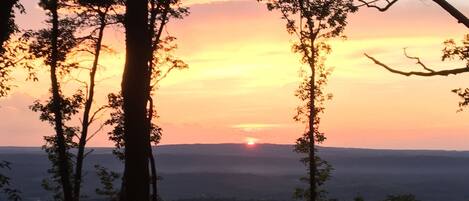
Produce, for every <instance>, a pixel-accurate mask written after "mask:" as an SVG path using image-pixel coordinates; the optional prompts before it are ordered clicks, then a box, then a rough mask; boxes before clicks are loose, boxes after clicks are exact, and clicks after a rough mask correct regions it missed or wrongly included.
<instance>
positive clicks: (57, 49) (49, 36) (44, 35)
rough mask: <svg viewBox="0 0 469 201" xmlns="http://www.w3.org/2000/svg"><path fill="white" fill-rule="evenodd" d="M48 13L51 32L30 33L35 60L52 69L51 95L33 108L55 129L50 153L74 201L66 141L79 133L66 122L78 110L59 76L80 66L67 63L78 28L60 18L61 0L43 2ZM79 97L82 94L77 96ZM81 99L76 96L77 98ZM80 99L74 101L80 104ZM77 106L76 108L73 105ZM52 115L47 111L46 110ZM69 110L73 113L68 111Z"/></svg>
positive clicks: (66, 197) (65, 195)
mask: <svg viewBox="0 0 469 201" xmlns="http://www.w3.org/2000/svg"><path fill="white" fill-rule="evenodd" d="M39 5H40V6H41V8H43V9H44V10H45V11H46V12H47V16H48V17H49V19H48V20H47V21H46V23H47V24H48V26H49V27H48V28H45V29H41V30H39V31H36V32H31V33H30V35H31V37H32V41H31V48H30V52H31V54H32V55H34V57H35V58H37V59H41V60H42V61H43V63H44V64H45V65H46V66H48V67H49V68H50V80H51V89H50V90H51V94H52V97H51V98H50V103H49V104H47V105H44V106H42V107H39V106H38V105H37V104H35V106H36V107H35V106H33V107H32V109H33V110H36V111H41V112H42V114H41V119H42V120H46V121H49V122H50V123H51V125H53V126H54V129H55V132H56V133H55V135H54V136H53V137H51V138H47V137H46V141H48V143H50V144H51V145H52V146H53V147H52V148H51V149H49V150H46V151H48V152H49V153H53V154H54V155H56V157H55V156H53V158H55V159H56V160H55V161H54V164H55V165H56V166H57V174H58V177H59V179H58V180H59V181H60V184H61V186H62V191H63V198H64V200H65V201H73V193H72V190H73V189H72V181H71V176H70V174H71V172H72V168H71V163H70V154H69V153H68V149H69V148H70V147H68V146H67V141H69V140H70V139H69V138H70V137H69V136H70V135H73V134H74V132H76V129H73V128H69V127H66V126H65V125H64V119H65V120H66V119H67V118H69V116H70V115H71V114H74V112H75V110H76V108H73V107H67V108H66V105H64V103H67V101H68V100H67V99H66V98H64V97H63V95H62V92H61V87H60V83H59V80H58V76H60V75H64V74H66V73H67V72H69V71H70V70H71V69H72V68H75V67H76V66H77V65H76V64H75V63H68V62H67V61H66V60H67V56H68V53H69V52H70V51H71V50H72V49H73V48H74V47H76V46H77V43H78V42H77V40H76V38H75V36H74V34H73V32H74V31H75V29H76V25H75V24H74V23H73V21H71V20H70V19H68V18H59V12H58V11H59V9H63V8H64V7H65V5H64V4H62V2H58V0H41V1H40V4H39ZM78 94H79V93H78ZM79 96H80V95H77V96H76V97H77V98H78V97H79ZM80 100H81V98H78V99H77V100H73V101H71V102H74V101H80ZM72 106H74V105H72ZM46 109H47V110H50V111H45V110H46ZM66 109H70V110H69V111H67V110H66ZM50 158H51V157H50Z"/></svg>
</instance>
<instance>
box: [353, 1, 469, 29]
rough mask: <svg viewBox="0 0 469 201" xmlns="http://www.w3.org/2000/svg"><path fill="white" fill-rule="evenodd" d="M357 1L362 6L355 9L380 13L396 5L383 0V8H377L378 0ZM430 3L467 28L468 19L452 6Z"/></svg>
mask: <svg viewBox="0 0 469 201" xmlns="http://www.w3.org/2000/svg"><path fill="white" fill-rule="evenodd" d="M358 1H359V2H360V3H362V4H361V5H357V7H362V6H366V7H369V8H375V9H377V10H379V11H381V12H384V11H387V10H388V9H389V8H391V7H392V6H393V5H394V4H395V3H397V1H398V0H384V1H386V5H384V6H378V5H377V4H376V3H377V2H379V1H380V0H370V1H365V0H358ZM432 1H433V2H435V3H436V4H438V5H439V6H440V7H441V8H443V9H444V10H445V11H446V12H448V13H449V14H450V15H451V16H453V17H454V18H455V19H456V20H458V23H461V24H464V26H466V27H467V28H469V19H468V18H467V17H466V16H465V15H464V14H463V13H462V12H461V11H459V10H458V9H457V8H455V7H454V6H453V5H451V4H450V3H448V2H447V1H446V0H432Z"/></svg>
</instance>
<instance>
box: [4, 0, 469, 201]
mask: <svg viewBox="0 0 469 201" xmlns="http://www.w3.org/2000/svg"><path fill="white" fill-rule="evenodd" d="M0 2H1V3H0V15H1V18H0V26H1V27H0V29H1V35H0V40H1V41H0V44H1V49H0V55H1V56H0V96H6V95H8V93H9V92H10V91H11V90H12V85H11V84H10V82H9V81H11V80H12V79H13V77H12V72H13V71H16V70H18V69H24V70H26V72H27V75H28V76H27V79H29V80H31V81H39V80H38V77H37V72H38V71H39V70H41V69H47V72H48V73H49V76H48V77H49V81H50V86H49V88H48V89H43V90H44V91H47V92H48V93H49V98H48V99H47V100H36V101H35V102H34V103H33V104H32V105H31V106H30V109H31V110H32V111H35V112H37V113H38V114H39V118H40V120H41V121H44V122H47V123H49V124H50V126H51V127H53V128H54V134H52V135H50V136H44V141H45V144H44V146H43V149H44V150H45V151H46V152H47V153H48V156H49V160H50V161H51V164H52V166H51V168H50V169H49V171H48V173H49V178H47V179H45V180H44V182H43V187H44V188H45V189H47V190H49V191H51V192H53V200H63V201H79V200H83V197H84V195H83V194H82V193H81V188H82V186H83V185H86V183H85V182H84V181H83V163H84V162H85V159H86V156H87V155H89V154H91V152H92V150H91V151H89V150H87V149H86V146H87V143H88V142H89V141H90V140H92V139H93V137H94V136H95V135H96V134H97V133H99V132H101V131H102V130H101V129H102V128H103V127H105V126H110V127H112V129H111V131H110V132H109V133H108V135H109V140H110V141H112V142H113V143H114V144H115V150H114V154H115V155H116V157H118V158H119V159H121V160H122V161H123V163H124V166H125V168H124V171H123V175H119V174H117V173H114V172H111V171H109V170H107V169H105V168H102V167H101V166H96V170H97V172H98V175H99V177H100V179H101V182H102V184H103V189H98V190H97V191H96V193H97V194H100V195H106V196H108V197H109V199H110V200H119V201H148V200H151V201H158V200H161V196H159V193H158V192H159V191H158V178H159V177H158V172H157V169H156V166H155V163H156V159H155V158H154V156H153V154H152V152H151V147H152V146H156V145H157V144H158V143H159V141H160V139H161V134H162V129H161V128H160V127H158V125H156V124H155V123H154V122H155V118H157V113H156V111H157V108H156V107H155V104H154V102H155V101H154V98H155V97H156V96H155V90H156V89H157V88H158V84H159V82H160V81H161V80H163V79H164V78H165V77H167V76H168V74H170V72H172V71H173V70H178V69H185V68H188V65H187V64H186V63H185V62H184V61H183V60H181V59H179V58H178V57H176V56H175V55H173V52H174V50H175V49H176V48H177V45H176V44H175V40H176V38H175V37H173V36H171V35H169V34H168V33H166V32H165V31H164V29H165V27H166V26H167V24H168V23H170V22H171V20H172V19H178V18H183V17H185V16H187V15H188V14H189V9H188V8H187V7H185V6H184V4H183V2H181V1H180V0H131V1H129V0H127V1H126V0H40V1H39V2H38V3H39V7H40V8H41V9H42V10H43V12H44V13H46V15H47V19H46V20H45V21H44V26H45V27H44V28H41V29H39V30H28V29H27V28H26V29H25V30H23V29H21V30H20V29H19V28H18V27H17V26H16V24H15V22H14V19H15V16H16V15H17V14H20V13H24V12H27V11H25V9H24V8H23V6H22V5H21V2H19V1H18V0H1V1H0ZM396 2H397V0H393V1H390V0H385V1H380V0H374V1H369V2H367V1H363V0H358V1H356V0H262V1H261V3H265V4H266V6H267V9H269V10H275V11H277V12H280V13H281V14H282V19H283V20H284V21H285V24H286V30H287V32H288V33H290V34H291V35H292V37H294V38H295V42H294V43H293V45H292V49H293V52H295V53H298V54H299V55H300V61H301V62H302V63H303V64H304V65H305V66H306V67H305V68H304V69H302V72H303V73H302V75H301V79H302V80H303V82H302V83H301V84H300V86H299V88H298V90H297V92H296V96H297V97H298V98H299V99H300V100H301V102H302V105H300V106H298V108H297V114H296V115H295V116H294V119H295V120H296V121H298V122H300V123H303V124H305V125H306V127H307V129H306V131H305V132H304V133H303V134H302V135H301V136H300V137H299V138H298V140H297V144H296V147H295V151H296V152H298V153H301V154H304V156H305V157H304V158H303V159H302V162H303V163H304V164H305V165H306V168H307V174H306V176H305V177H304V178H301V180H302V181H304V182H305V183H306V184H307V186H306V187H305V188H298V189H296V191H295V197H296V198H298V199H303V200H309V201H316V200H328V199H329V198H328V195H327V191H326V189H323V184H324V183H325V182H326V181H327V180H328V179H329V177H330V174H331V173H330V172H331V171H332V167H331V165H329V164H328V163H327V161H324V160H322V159H321V158H320V157H319V156H318V155H317V153H316V151H317V144H318V143H322V142H323V141H324V140H326V136H325V134H324V133H323V132H322V131H321V130H320V127H319V125H320V114H322V113H323V112H324V111H325V108H324V102H325V101H327V100H329V99H331V98H332V95H331V94H329V93H326V92H325V91H324V86H325V85H326V84H327V78H328V76H329V75H330V73H331V71H330V68H329V67H327V66H326V65H325V60H326V59H327V55H328V54H330V52H331V51H332V48H331V46H330V45H329V44H328V41H329V40H330V39H334V38H345V36H344V34H343V32H344V30H345V28H346V26H347V24H348V23H347V19H348V16H349V15H350V14H352V13H355V12H357V11H358V9H359V8H361V7H369V8H375V9H377V10H379V11H383V12H384V11H386V10H388V9H389V8H391V7H392V6H393V5H394V4H395V3H396ZM434 2H435V3H437V4H438V5H439V6H441V8H443V9H444V10H445V11H447V12H448V13H449V14H451V15H452V16H453V17H455V18H456V19H457V20H458V22H461V23H463V24H464V25H466V26H467V25H468V24H469V23H467V21H468V20H467V18H466V17H465V16H464V15H463V14H462V13H461V12H459V11H458V10H457V9H456V8H455V7H453V6H452V5H451V4H449V3H447V2H446V1H443V0H434ZM111 28H112V29H118V30H120V31H122V32H125V47H126V49H125V51H126V57H125V65H124V70H123V72H124V73H123V76H122V83H121V91H117V92H110V91H103V92H102V93H108V94H109V95H108V97H107V98H108V103H107V104H103V105H96V103H95V102H96V101H95V98H96V97H95V96H96V95H95V94H96V90H97V88H96V85H97V74H98V73H99V72H100V71H101V70H102V69H101V68H100V66H101V60H102V59H101V57H102V55H103V54H105V53H107V52H110V51H112V49H110V48H109V46H107V45H106V44H103V41H105V40H104V37H105V32H106V31H108V30H109V29H111ZM445 45H446V47H445V49H444V51H443V56H442V59H443V60H449V59H455V60H461V61H466V62H467V63H466V66H464V67H462V68H455V69H450V70H441V71H438V70H433V69H431V68H429V67H427V65H425V64H424V63H422V62H421V61H420V59H419V58H418V57H413V56H409V55H407V54H405V56H407V57H408V58H409V59H413V60H416V61H417V64H418V65H420V66H421V67H423V69H424V71H423V72H414V71H412V72H403V71H399V70H396V69H394V68H391V67H389V66H387V65H386V64H384V63H383V62H380V61H379V60H377V59H375V58H374V57H372V56H370V55H366V56H367V57H368V58H369V59H371V60H372V61H373V62H375V63H376V64H377V65H380V66H382V67H384V68H385V69H387V70H389V71H391V72H393V73H399V74H403V75H419V76H433V75H450V74H459V73H464V72H468V71H469V70H468V69H469V61H468V58H469V54H468V52H469V51H468V49H469V36H466V38H465V40H464V41H463V43H462V44H458V43H456V42H454V41H453V40H449V41H447V42H446V43H445ZM77 58H90V62H79V60H77ZM83 71H85V72H87V76H86V77H84V78H83V76H81V77H78V78H77V77H76V75H77V73H78V72H83ZM66 80H74V81H76V82H77V84H78V85H80V87H77V88H75V89H73V90H70V89H67V90H66V89H64V87H63V85H64V82H65V81H66ZM468 91H469V90H468V89H466V90H463V89H458V90H454V92H455V93H457V94H458V95H459V96H460V97H462V98H463V102H462V103H461V104H460V105H461V106H466V105H467V104H468V103H469V96H468V94H469V92H468ZM103 114H109V115H108V116H109V117H108V119H107V120H104V122H102V121H99V119H98V118H99V117H100V116H102V115H103ZM77 120H78V121H80V122H81V124H80V125H74V124H73V123H72V122H74V121H77ZM96 124H97V125H96ZM93 126H94V127H98V129H96V130H92V129H91V128H94V127H93ZM2 167H3V168H7V167H8V163H7V162H4V163H2V165H1V166H0V168H2ZM0 179H1V180H0V183H1V184H2V185H1V186H0V188H2V189H3V190H4V192H5V193H7V194H8V195H11V196H9V198H10V200H21V197H20V196H19V194H20V192H19V191H17V190H15V189H12V188H10V187H8V186H9V183H10V182H9V181H10V180H9V179H8V177H6V176H4V175H2V176H1V177H0ZM116 180H122V184H121V186H120V187H115V186H113V185H112V184H113V182H114V181H116ZM1 181H3V182H1ZM195 185H196V184H195ZM8 189H10V190H8ZM16 195H17V196H16ZM412 199H414V200H415V198H413V197H412V196H410V195H409V196H407V195H404V196H390V197H388V198H387V200H389V201H391V200H392V201H394V200H396V201H397V200H403V201H404V200H409V201H410V200H412ZM356 200H360V198H357V199H356Z"/></svg>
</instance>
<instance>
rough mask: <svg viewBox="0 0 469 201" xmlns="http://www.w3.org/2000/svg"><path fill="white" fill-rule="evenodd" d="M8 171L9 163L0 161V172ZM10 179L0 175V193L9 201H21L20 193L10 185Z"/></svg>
mask: <svg viewBox="0 0 469 201" xmlns="http://www.w3.org/2000/svg"><path fill="white" fill-rule="evenodd" d="M4 169H7V170H10V169H11V168H10V163H9V162H7V161H0V170H4ZM10 180H11V179H10V178H9V177H7V176H5V175H3V174H0V191H1V192H2V193H3V194H5V195H6V197H7V199H8V200H9V201H21V200H22V199H21V192H20V191H19V190H17V189H15V188H13V187H11V184H10Z"/></svg>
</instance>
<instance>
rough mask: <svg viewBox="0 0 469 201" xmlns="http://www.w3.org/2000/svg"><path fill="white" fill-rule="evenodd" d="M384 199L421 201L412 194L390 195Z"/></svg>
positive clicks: (387, 200)
mask: <svg viewBox="0 0 469 201" xmlns="http://www.w3.org/2000/svg"><path fill="white" fill-rule="evenodd" d="M384 201H419V200H417V198H415V196H414V195H412V194H403V195H388V196H387V197H386V199H384Z"/></svg>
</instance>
